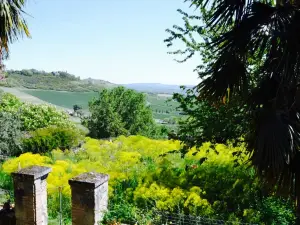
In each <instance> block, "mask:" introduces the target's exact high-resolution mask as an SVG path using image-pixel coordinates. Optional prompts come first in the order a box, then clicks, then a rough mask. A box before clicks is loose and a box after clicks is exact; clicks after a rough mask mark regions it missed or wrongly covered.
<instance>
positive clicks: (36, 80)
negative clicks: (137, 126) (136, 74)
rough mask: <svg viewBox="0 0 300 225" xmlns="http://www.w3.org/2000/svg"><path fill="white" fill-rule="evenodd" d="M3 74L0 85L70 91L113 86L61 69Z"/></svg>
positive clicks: (95, 89)
mask: <svg viewBox="0 0 300 225" xmlns="http://www.w3.org/2000/svg"><path fill="white" fill-rule="evenodd" d="M5 76H6V79H4V80H2V81H0V86H5V87H17V88H28V89H42V90H56V91H71V92H90V91H99V89H102V88H109V87H113V86H115V84H112V83H110V82H108V81H105V80H95V79H90V78H89V79H84V80H81V79H80V77H76V76H75V75H72V74H69V73H67V72H62V71H58V72H45V71H38V70H35V69H30V70H8V71H6V74H5Z"/></svg>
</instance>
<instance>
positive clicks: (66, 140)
mask: <svg viewBox="0 0 300 225" xmlns="http://www.w3.org/2000/svg"><path fill="white" fill-rule="evenodd" d="M82 139H83V134H82V132H81V131H80V130H79V129H70V128H63V127H56V126H51V127H47V128H40V129H37V130H36V131H33V132H31V133H30V137H29V138H24V139H23V147H24V151H25V152H33V153H47V152H50V151H52V150H53V149H57V148H59V149H61V150H66V149H70V148H72V147H76V146H78V145H79V143H80V141H81V140H82Z"/></svg>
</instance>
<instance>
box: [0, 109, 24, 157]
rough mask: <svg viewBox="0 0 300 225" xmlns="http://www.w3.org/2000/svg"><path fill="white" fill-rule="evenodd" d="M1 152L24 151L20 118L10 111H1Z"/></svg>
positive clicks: (10, 154)
mask: <svg viewBox="0 0 300 225" xmlns="http://www.w3.org/2000/svg"><path fill="white" fill-rule="evenodd" d="M0 124H1V129H0V154H1V155H5V156H13V155H18V154H20V153H21V152H22V143H21V138H22V133H21V121H20V119H19V118H18V117H17V116H15V115H13V114H12V113H9V112H0Z"/></svg>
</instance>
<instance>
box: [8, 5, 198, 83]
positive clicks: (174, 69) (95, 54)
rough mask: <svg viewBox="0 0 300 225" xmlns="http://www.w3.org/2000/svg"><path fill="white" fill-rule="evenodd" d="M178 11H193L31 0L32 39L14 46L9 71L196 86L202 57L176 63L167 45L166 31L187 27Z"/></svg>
mask: <svg viewBox="0 0 300 225" xmlns="http://www.w3.org/2000/svg"><path fill="white" fill-rule="evenodd" d="M179 8H180V9H183V10H185V11H187V12H193V9H190V8H189V3H184V0H29V1H28V3H27V6H26V9H25V11H26V12H27V13H28V14H29V15H30V16H26V19H27V22H28V25H29V29H30V32H31V36H32V38H31V39H27V38H23V39H20V40H19V41H17V42H15V43H13V44H12V45H11V47H10V59H9V60H7V61H6V62H5V65H6V68H7V69H15V70H21V69H32V68H34V69H37V70H44V71H48V72H50V71H67V72H69V73H71V74H74V75H76V76H80V77H81V78H88V77H91V78H95V79H103V80H107V81H110V82H113V83H117V84H127V83H164V84H178V85H183V84H184V85H195V84H197V83H199V80H198V76H197V73H196V72H193V69H194V68H195V67H196V66H197V65H198V64H199V57H198V56H197V57H198V58H197V57H194V58H193V59H191V60H190V61H188V62H187V63H184V64H182V63H177V62H176V61H174V58H175V57H176V56H174V55H169V54H167V52H168V51H169V50H172V49H169V48H167V47H166V44H165V43H164V42H163V40H164V39H165V38H167V37H168V33H166V32H165V30H166V29H167V28H172V26H173V25H174V24H176V25H182V24H183V20H182V15H180V14H179V13H178V12H177V9H179ZM177 47H182V45H180V44H178V45H177ZM176 49H177V48H176V46H175V47H174V48H173V50H176Z"/></svg>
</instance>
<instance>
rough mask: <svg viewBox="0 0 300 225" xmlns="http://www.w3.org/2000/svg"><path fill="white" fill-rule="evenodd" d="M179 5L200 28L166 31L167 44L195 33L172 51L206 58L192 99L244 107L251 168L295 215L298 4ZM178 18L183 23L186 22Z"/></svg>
mask: <svg viewBox="0 0 300 225" xmlns="http://www.w3.org/2000/svg"><path fill="white" fill-rule="evenodd" d="M186 1H189V2H190V3H191V6H196V8H197V9H198V10H199V11H200V15H199V16H198V17H197V19H199V21H200V22H201V23H202V26H192V25H190V27H189V28H190V29H189V32H185V30H184V29H182V30H181V31H180V32H181V33H180V32H179V33H176V32H174V33H173V34H172V33H171V34H172V38H173V39H172V38H171V39H169V40H167V41H169V42H170V44H169V45H171V44H172V41H174V39H176V38H180V39H181V40H183V41H185V40H186V39H184V34H185V35H187V34H190V33H191V32H190V31H191V30H192V29H196V28H197V30H196V31H197V32H198V33H199V34H200V37H201V38H200V39H201V40H200V42H199V43H197V42H196V41H194V40H193V39H192V42H191V43H192V44H191V45H190V44H189V42H186V41H185V43H187V46H188V49H187V50H186V51H185V52H180V53H186V52H188V53H190V54H189V55H188V57H191V56H192V54H194V53H195V52H197V51H207V52H208V56H211V54H213V56H212V57H210V58H207V57H203V58H202V60H203V62H204V65H203V64H202V65H201V66H199V67H198V69H199V70H198V72H199V76H200V77H201V78H202V81H201V82H200V83H199V85H198V86H197V93H199V98H200V99H201V100H205V101H207V102H212V103H218V102H220V101H221V100H222V99H223V98H224V96H227V98H229V99H239V102H240V104H246V105H247V107H248V112H249V113H250V115H251V119H252V120H251V124H250V126H249V128H248V131H249V132H248V136H247V138H246V142H247V146H248V151H249V154H250V156H251V161H252V164H253V165H254V166H255V168H256V169H257V171H258V174H260V175H261V178H262V180H263V181H264V183H265V184H267V185H269V186H270V187H273V188H274V187H275V189H276V191H277V193H280V194H282V195H288V196H290V197H292V198H294V199H295V200H296V201H295V202H296V204H297V212H298V217H299V216H300V166H299V165H300V152H299V150H300V89H299V87H300V86H299V84H300V63H299V59H300V2H299V1H298V0H296V1H290V0H287V1H281V0H277V1H273V0H258V1H254V0H247V1H245V0H232V1H223V0H186ZM185 18H187V19H186V21H187V22H186V25H189V23H188V19H189V18H190V17H189V16H188V15H185ZM175 28H176V27H175ZM177 30H178V29H177ZM169 32H172V31H169ZM206 34H212V36H210V37H206ZM207 59H209V60H207ZM253 80H254V81H255V82H253Z"/></svg>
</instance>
